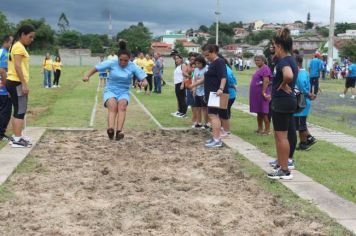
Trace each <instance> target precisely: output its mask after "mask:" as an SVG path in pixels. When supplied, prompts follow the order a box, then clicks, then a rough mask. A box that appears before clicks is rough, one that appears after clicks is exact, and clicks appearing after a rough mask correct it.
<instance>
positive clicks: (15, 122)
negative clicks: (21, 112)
mask: <svg viewBox="0 0 356 236" xmlns="http://www.w3.org/2000/svg"><path fill="white" fill-rule="evenodd" d="M23 125H24V120H21V119H17V118H15V117H12V131H13V132H14V135H15V136H16V137H21V136H22V129H23Z"/></svg>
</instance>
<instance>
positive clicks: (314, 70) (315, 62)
mask: <svg viewBox="0 0 356 236" xmlns="http://www.w3.org/2000/svg"><path fill="white" fill-rule="evenodd" d="M309 68H310V77H311V78H316V77H317V78H319V77H320V71H321V70H322V69H323V61H322V60H320V59H319V58H313V59H312V60H311V61H310V62H309Z"/></svg>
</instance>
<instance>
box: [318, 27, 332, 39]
mask: <svg viewBox="0 0 356 236" xmlns="http://www.w3.org/2000/svg"><path fill="white" fill-rule="evenodd" d="M315 29H316V32H318V34H320V35H321V36H323V37H328V36H329V29H328V28H326V27H316V28H315Z"/></svg>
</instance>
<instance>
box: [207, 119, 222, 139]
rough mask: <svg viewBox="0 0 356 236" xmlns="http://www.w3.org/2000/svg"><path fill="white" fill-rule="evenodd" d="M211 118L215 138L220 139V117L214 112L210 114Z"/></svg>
mask: <svg viewBox="0 0 356 236" xmlns="http://www.w3.org/2000/svg"><path fill="white" fill-rule="evenodd" d="M209 120H210V123H211V127H212V129H213V138H214V139H216V140H218V139H220V128H221V122H220V119H219V117H218V116H217V115H214V114H209Z"/></svg>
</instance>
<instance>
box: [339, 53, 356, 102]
mask: <svg viewBox="0 0 356 236" xmlns="http://www.w3.org/2000/svg"><path fill="white" fill-rule="evenodd" d="M355 83H356V64H355V63H353V62H352V59H351V58H350V59H349V66H348V68H347V73H346V81H345V89H344V93H342V94H340V97H341V98H345V95H346V93H347V90H348V89H349V88H351V99H355Z"/></svg>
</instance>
